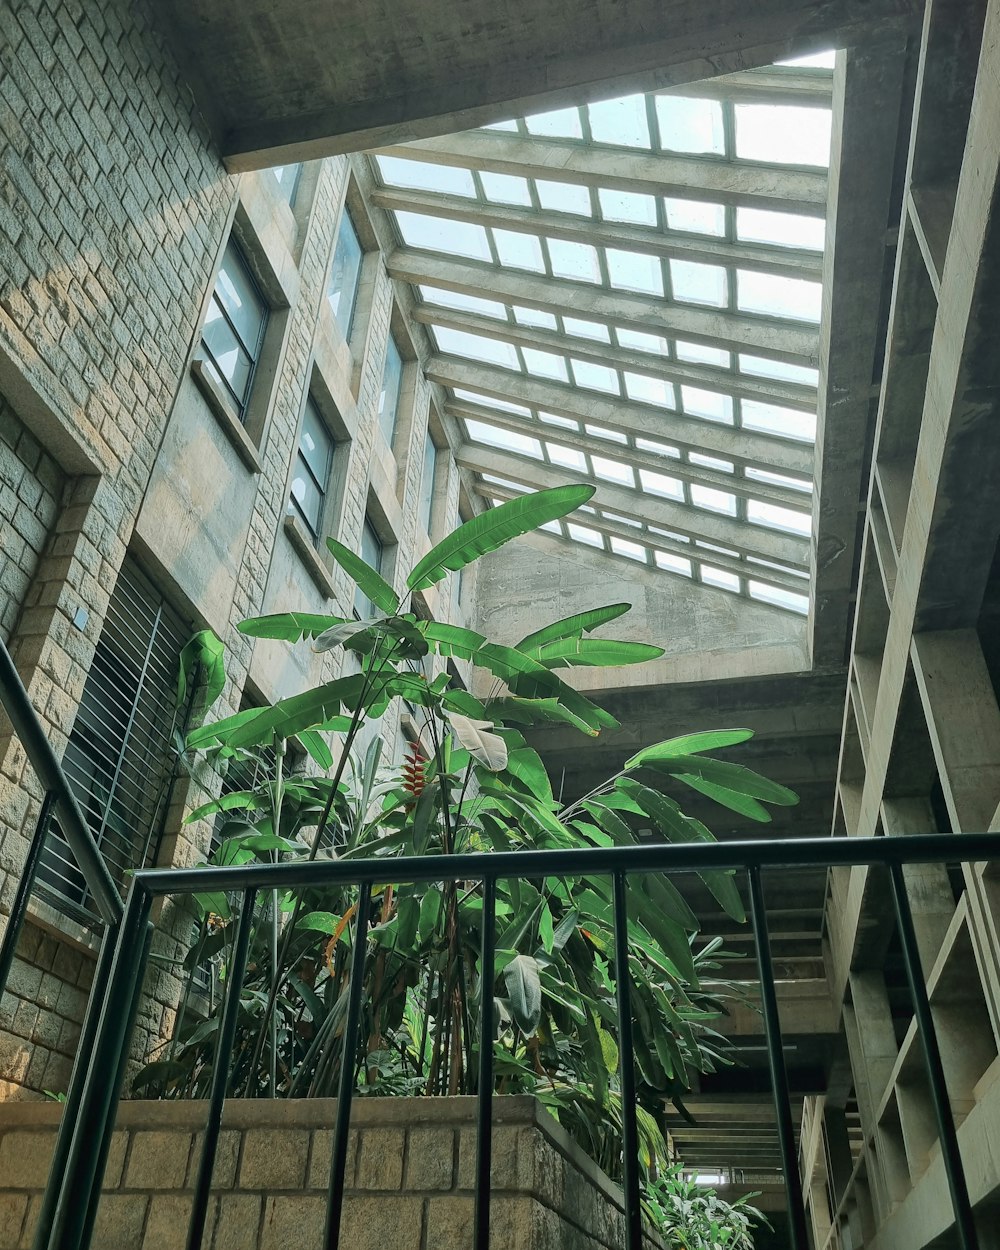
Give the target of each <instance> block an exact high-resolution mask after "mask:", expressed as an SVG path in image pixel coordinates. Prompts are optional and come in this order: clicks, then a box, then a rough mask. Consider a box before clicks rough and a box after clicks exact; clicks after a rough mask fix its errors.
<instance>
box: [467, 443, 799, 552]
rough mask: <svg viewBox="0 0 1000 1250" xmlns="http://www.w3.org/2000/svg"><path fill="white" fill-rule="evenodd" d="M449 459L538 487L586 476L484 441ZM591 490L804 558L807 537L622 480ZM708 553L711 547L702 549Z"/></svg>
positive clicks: (664, 517)
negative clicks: (676, 500)
mask: <svg viewBox="0 0 1000 1250" xmlns="http://www.w3.org/2000/svg"><path fill="white" fill-rule="evenodd" d="M455 459H456V460H457V462H458V463H459V464H460V465H462V466H463V467H465V468H469V469H475V470H476V471H477V472H481V473H494V474H496V475H497V477H506V478H509V479H510V480H511V481H514V482H523V483H524V484H525V485H526V486H531V487H533V488H534V489H536V490H544V489H546V488H548V487H551V486H562V485H564V484H565V483H566V482H567V481H574V482H575V481H585V482H589V481H590V480H591V479H590V478H588V477H587V476H586V475H585V474H582V473H573V472H571V471H570V470H569V469H556V468H553V467H552V466H551V465H546V464H541V463H540V462H537V461H534V460H528V459H526V458H525V457H523V456H515V455H511V454H510V453H509V452H503V451H494V450H493V449H492V448H489V447H480V446H479V445H478V444H472V443H466V444H465V446H463V447H459V448H457V449H456V451H455ZM596 486H597V494H596V495H595V496H594V502H595V503H596V505H597V506H598V507H601V508H609V509H611V511H613V512H620V513H624V514H625V515H626V516H627V515H629V514H630V513H634V512H635V511H636V506H637V505H641V511H642V516H643V519H644V520H647V521H649V522H650V523H651V524H653V525H662V526H664V527H666V528H667V529H672V530H676V531H677V533H679V534H687V535H689V536H690V537H691V538H703V539H705V540H706V541H708V542H712V543H720V544H722V545H723V546H726V547H732V548H735V549H736V550H737V551H742V552H746V553H747V554H748V555H754V556H758V557H760V558H761V559H764V560H778V561H780V562H781V563H783V564H788V565H792V566H796V565H798V566H800V567H802V566H804V565H805V564H806V563H807V561H808V559H809V543H808V541H807V540H806V539H804V538H797V537H795V536H794V535H792V534H782V533H779V532H778V531H776V530H768V529H765V528H764V527H763V526H759V525H750V524H748V523H747V522H746V521H740V520H736V519H734V518H732V517H727V516H720V515H718V514H716V513H714V512H707V511H704V510H703V509H699V508H692V507H690V506H689V505H687V504H679V503H674V502H673V501H672V500H669V499H657V498H655V497H654V496H651V495H649V494H643V493H641V492H637V491H634V490H629V489H628V487H625V486H614V485H612V484H611V483H610V482H603V481H598V482H597V483H596ZM586 516H587V514H586V513H585V514H584V515H583V517H581V522H582V523H583V524H589V522H588V521H587V520H586ZM706 557H707V558H711V553H710V552H707V553H706Z"/></svg>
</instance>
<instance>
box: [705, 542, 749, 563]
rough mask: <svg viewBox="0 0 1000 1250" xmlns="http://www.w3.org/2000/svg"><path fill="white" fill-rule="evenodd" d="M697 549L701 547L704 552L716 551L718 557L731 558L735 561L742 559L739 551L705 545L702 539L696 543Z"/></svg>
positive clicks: (710, 544) (715, 545)
mask: <svg viewBox="0 0 1000 1250" xmlns="http://www.w3.org/2000/svg"><path fill="white" fill-rule="evenodd" d="M695 546H696V547H700V548H701V550H702V551H714V552H715V554H716V555H717V556H730V557H731V558H732V559H733V560H738V559H739V558H740V553H739V552H738V551H733V550H732V549H731V548H730V547H719V546H717V544H715V543H703V542H702V541H701V540H700V539H699V540H698V541H697V542H696V543H695Z"/></svg>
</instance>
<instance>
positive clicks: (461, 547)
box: [373, 484, 596, 611]
mask: <svg viewBox="0 0 1000 1250" xmlns="http://www.w3.org/2000/svg"><path fill="white" fill-rule="evenodd" d="M595 489H596V488H595V487H593V486H585V485H582V484H581V485H571V486H556V487H554V488H552V489H551V490H540V491H536V492H534V493H533V494H530V495H519V496H518V497H517V498H516V499H510V500H508V501H507V503H505V504H501V505H500V507H499V508H490V509H488V510H487V511H486V512H481V513H480V514H479V515H478V516H475V517H473V518H472V520H471V521H466V522H465V524H464V525H460V526H459V527H458V529H457V530H455V532H454V533H453V534H449V535H448V537H447V538H445V539H444V540H443V541H441V542H439V543H438V544H437V546H436V547H434V548H432V550H430V551H428V553H427V555H425V556H424V558H423V559H422V560H420V561H419V562H418V563H417V565H416V567H415V568H414V569H412V570H411V572H410V575H409V577H408V578H407V579H406V585H407V587H408V588H409V589H410V590H426V589H427V588H428V586H433V585H434V584H435V582H439V581H441V579H442V578H443V577H446V576H447V575H448V573H449V572H453V571H457V570H458V569H462V568H465V566H466V565H467V564H471V563H472V561H473V560H477V559H478V558H479V557H480V556H483V555H486V553H487V552H490V551H496V549H497V548H498V547H502V546H503V544H504V543H506V542H509V541H510V540H511V539H512V538H518V537H519V536H520V535H521V534H527V533H529V531H531V530H534V529H538V527H539V526H540V525H544V524H545V523H546V521H555V520H557V519H558V518H559V517H561V516H565V515H566V514H567V513H568V512H575V511H576V509H577V508H579V507H581V505H583V504H585V503H586V502H587V500H588V499H590V498H591V497H592V496H593V494H594V491H595ZM373 602H374V600H373ZM390 610H391V611H394V610H395V609H390Z"/></svg>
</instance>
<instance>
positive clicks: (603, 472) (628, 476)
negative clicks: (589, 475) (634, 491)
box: [590, 455, 635, 487]
mask: <svg viewBox="0 0 1000 1250" xmlns="http://www.w3.org/2000/svg"><path fill="white" fill-rule="evenodd" d="M590 463H591V464H592V465H593V466H594V474H595V476H597V477H600V478H603V479H604V480H605V481H606V482H614V483H615V484H616V485H618V486H632V487H634V486H635V473H634V472H633V471H632V469H631V467H630V466H629V465H627V464H622V462H621V461H620V460H608V459H606V458H605V457H604V456H595V455H591V457H590Z"/></svg>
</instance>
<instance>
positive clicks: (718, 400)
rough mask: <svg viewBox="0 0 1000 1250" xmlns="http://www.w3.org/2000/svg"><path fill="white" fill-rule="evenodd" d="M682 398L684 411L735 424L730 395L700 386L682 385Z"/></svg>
mask: <svg viewBox="0 0 1000 1250" xmlns="http://www.w3.org/2000/svg"><path fill="white" fill-rule="evenodd" d="M681 400H682V401H683V404H684V411H685V412H687V413H690V414H691V415H692V416H695V417H705V418H707V419H708V420H709V421H723V422H725V423H726V424H727V425H732V424H733V401H732V399H731V398H730V397H729V396H728V395H720V394H719V393H718V391H706V390H703V389H702V388H701V387H700V386H682V387H681Z"/></svg>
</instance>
